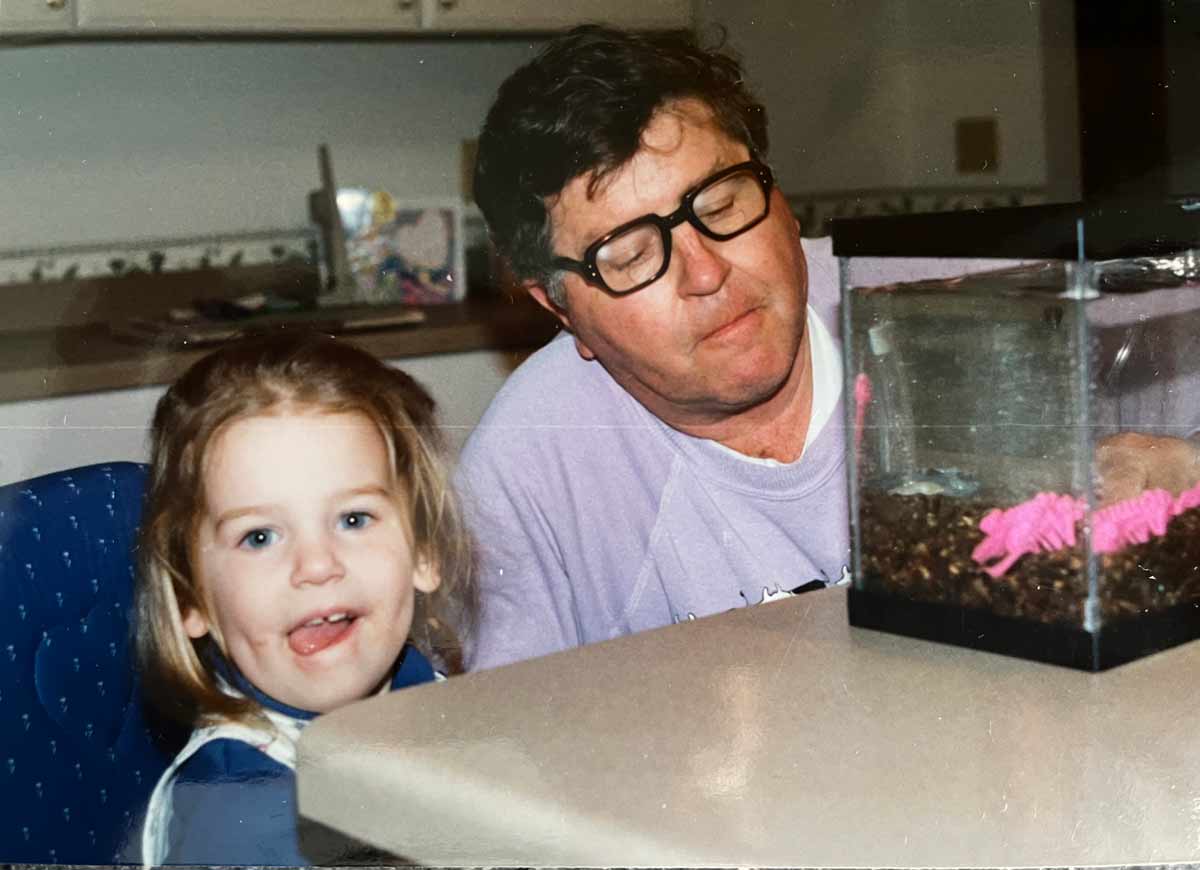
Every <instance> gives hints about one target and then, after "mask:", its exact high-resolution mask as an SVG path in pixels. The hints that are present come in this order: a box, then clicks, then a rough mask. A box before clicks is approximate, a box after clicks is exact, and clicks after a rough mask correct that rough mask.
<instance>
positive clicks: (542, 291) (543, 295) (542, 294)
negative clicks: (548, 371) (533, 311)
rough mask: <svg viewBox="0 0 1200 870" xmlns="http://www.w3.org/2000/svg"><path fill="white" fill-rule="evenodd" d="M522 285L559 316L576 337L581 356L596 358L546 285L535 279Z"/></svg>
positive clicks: (541, 304) (559, 319)
mask: <svg viewBox="0 0 1200 870" xmlns="http://www.w3.org/2000/svg"><path fill="white" fill-rule="evenodd" d="M521 286H523V287H524V288H525V290H526V291H527V292H528V293H529V295H530V296H532V297H533V298H534V299H535V300H537V304H538V305H540V306H542V307H543V308H545V309H546V310H547V311H549V312H550V313H551V314H553V315H554V316H555V317H557V318H558V322H559V323H561V324H562V325H563V329H565V330H566V331H567V332H569V333H571V335H573V336H574V337H575V349H576V350H577V351H579V355H580V356H581V357H583V358H584V359H587V360H592V359H595V358H596V355H595V354H594V353H592V349H591V348H590V347H588V346H587V345H586V344H585V343H584V341H583V339H581V338H580V337H579V334H578V333H576V332H575V330H573V329H572V328H571V315H570V314H568V313H567V309H565V308H560V307H559V306H558V305H555V304H554V300H552V299H551V298H550V294H549V293H547V292H546V288H545V287H543V286H542V285H541V284H538V283H537V282H535V281H526V282H525V283H524V284H523V285H521Z"/></svg>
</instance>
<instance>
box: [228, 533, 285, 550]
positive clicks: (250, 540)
mask: <svg viewBox="0 0 1200 870" xmlns="http://www.w3.org/2000/svg"><path fill="white" fill-rule="evenodd" d="M278 538H279V535H278V534H276V533H275V532H273V531H271V530H270V529H251V530H250V531H248V532H246V534H245V535H243V536H242V539H241V540H240V541H239V542H238V546H239V547H245V548H246V549H249V550H262V549H264V548H266V547H269V546H271V545H272V544H274V543H275V541H276V540H277V539H278Z"/></svg>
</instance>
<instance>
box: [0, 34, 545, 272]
mask: <svg viewBox="0 0 1200 870" xmlns="http://www.w3.org/2000/svg"><path fill="white" fill-rule="evenodd" d="M537 45H538V43H536V42H532V41H529V40H516V39H513V40H504V41H486V40H467V39H424V40H416V39H414V40H408V41H399V42H351V41H314V42H308V41H305V42H268V41H261V42H224V43H222V42H216V41H189V42H129V41H124V42H122V41H113V42H104V43H66V44H58V45H32V46H2V47H0V87H2V88H3V94H4V96H3V100H2V103H3V114H2V122H0V190H2V191H3V192H4V193H3V196H0V250H4V249H8V250H11V249H13V248H21V247H42V246H45V245H48V244H56V243H65V244H73V243H79V242H95V241H107V240H116V239H120V240H124V239H130V238H148V237H162V236H186V235H198V234H205V233H217V232H231V231H234V230H241V229H266V228H276V227H295V226H303V225H305V224H307V222H308V216H307V206H306V200H305V197H306V195H307V193H308V191H309V190H312V189H314V188H316V187H318V186H319V184H320V178H319V175H318V169H317V157H316V149H317V145H318V144H319V143H322V142H327V143H329V145H330V147H331V149H332V153H333V162H334V170H335V173H336V176H337V181H338V183H339V184H341V185H351V184H366V185H379V186H383V187H385V188H386V189H388V190H390V191H391V192H392V193H394V194H396V195H397V196H400V197H404V196H412V197H418V198H420V197H431V196H458V195H459V193H460V175H461V173H460V169H459V166H460V156H459V146H460V142H461V140H463V139H466V138H471V137H474V136H476V135H477V133H478V130H479V127H480V125H481V123H482V121H483V117H484V114H485V112H486V110H487V107H488V105H490V103H491V100H492V98H493V97H494V95H495V90H496V88H497V87H498V86H499V84H500V82H501V80H502V79H503V77H504V76H505V75H506V74H507V73H508V72H509V71H511V70H512V69H514V68H515V67H516V66H517V65H518V64H520V63H521V62H523V61H524V60H525V59H527V58H528V57H530V56H531V55H532V53H533V51H534V50H535V48H536V46H537Z"/></svg>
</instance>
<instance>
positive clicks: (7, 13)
mask: <svg viewBox="0 0 1200 870" xmlns="http://www.w3.org/2000/svg"><path fill="white" fill-rule="evenodd" d="M74 26H75V9H74V2H73V0H0V34H10V33H47V32H49V33H59V32H66V31H68V30H70V29H71V28H72V27H74Z"/></svg>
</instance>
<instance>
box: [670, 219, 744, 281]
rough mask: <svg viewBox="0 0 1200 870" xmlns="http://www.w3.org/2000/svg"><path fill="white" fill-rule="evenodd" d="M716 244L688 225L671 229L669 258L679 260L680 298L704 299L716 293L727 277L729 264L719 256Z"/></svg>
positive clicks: (719, 252)
mask: <svg viewBox="0 0 1200 870" xmlns="http://www.w3.org/2000/svg"><path fill="white" fill-rule="evenodd" d="M722 244H724V243H723V242H717V241H714V240H712V239H709V238H707V237H706V236H703V235H701V233H700V232H699V231H698V230H697V229H696V228H695V227H693V226H691V225H690V224H686V223H685V224H682V225H681V226H678V227H676V228H675V230H674V236H673V238H672V239H671V248H672V250H671V259H672V260H676V259H677V260H678V261H679V267H678V268H679V284H678V287H679V293H680V294H681V295H683V296H707V295H709V294H710V293H716V292H717V291H718V290H720V289H721V287H722V286H724V284H725V278H726V277H727V276H728V275H729V270H730V265H729V261H728V260H726V259H725V258H724V257H723V256H722V255H721V250H720V246H721V245H722Z"/></svg>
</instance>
